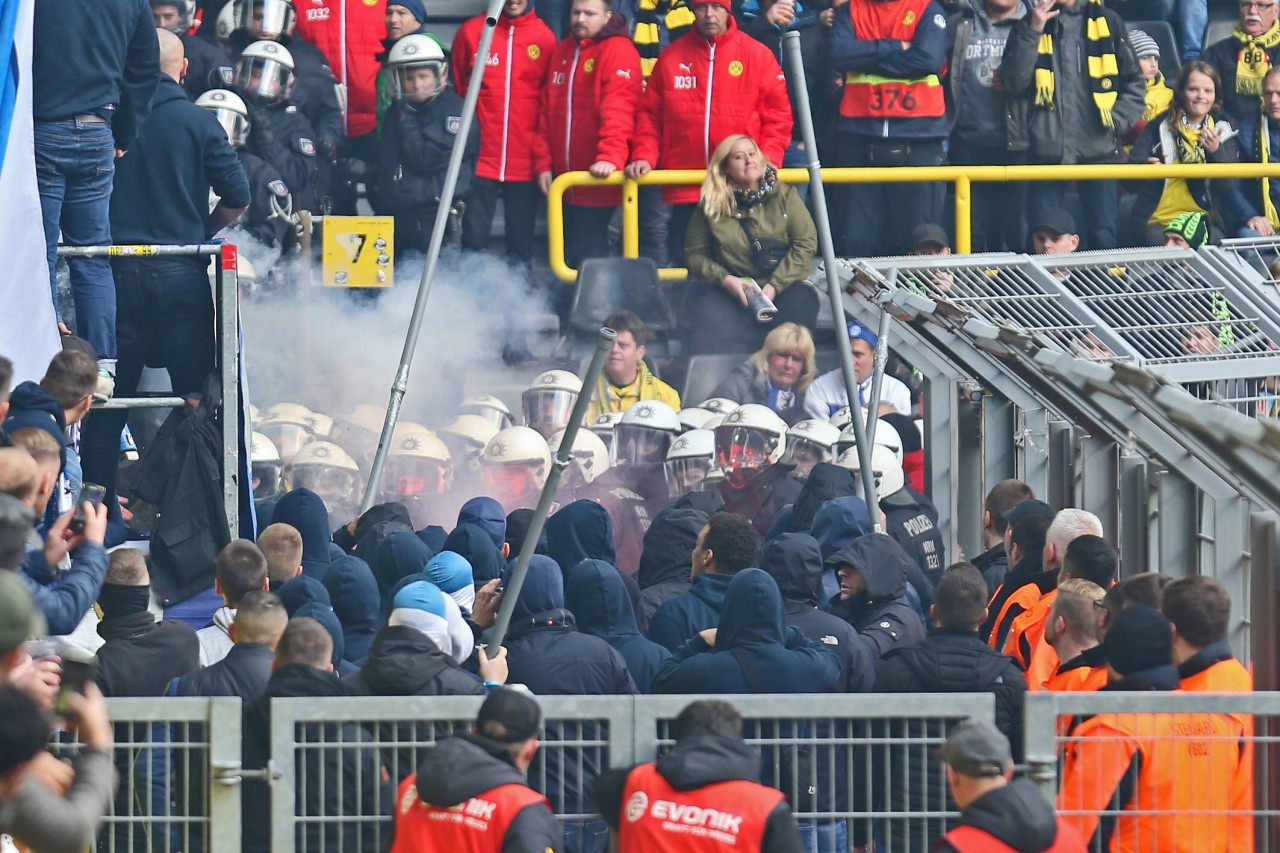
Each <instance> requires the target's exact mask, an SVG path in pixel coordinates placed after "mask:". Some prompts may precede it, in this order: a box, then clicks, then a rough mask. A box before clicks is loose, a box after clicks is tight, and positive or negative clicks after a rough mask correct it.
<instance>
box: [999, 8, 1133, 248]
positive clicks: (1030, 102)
mask: <svg viewBox="0 0 1280 853" xmlns="http://www.w3.org/2000/svg"><path fill="white" fill-rule="evenodd" d="M1091 34H1093V35H1095V36H1096V37H1090V35H1091ZM1084 57H1087V58H1089V59H1090V60H1092V61H1090V62H1087V63H1086V62H1084V61H1083V58H1084ZM998 73H999V75H1000V82H1001V83H1002V84H1003V86H1004V90H1005V93H1006V96H1007V97H1008V98H1010V99H1011V100H1012V101H1014V102H1015V104H1016V106H1017V108H1018V109H1017V111H1016V113H1015V115H1016V116H1017V120H1016V121H1015V123H1014V127H1013V128H1012V129H1011V133H1013V134H1015V137H1014V138H1015V139H1016V140H1017V142H1018V144H1019V146H1021V147H1024V148H1025V149H1026V150H1027V161H1028V162H1029V163H1033V164H1058V163H1061V164H1064V165H1065V164H1075V163H1081V164H1088V163H1118V162H1120V161H1121V159H1122V152H1121V146H1120V143H1121V140H1123V139H1124V136H1125V134H1126V133H1128V132H1129V129H1130V128H1132V127H1133V126H1134V125H1135V124H1136V123H1137V122H1138V121H1140V120H1141V118H1142V113H1143V112H1144V110H1145V109H1146V85H1145V82H1144V80H1143V76H1142V71H1141V69H1140V68H1139V67H1138V59H1137V57H1136V56H1134V55H1133V48H1132V47H1131V46H1130V44H1129V38H1128V34H1127V31H1126V30H1125V25H1124V21H1123V20H1122V19H1121V18H1120V16H1119V15H1118V14H1117V13H1116V12H1114V11H1112V10H1111V9H1108V8H1106V6H1104V5H1103V3H1102V2H1101V0H1036V2H1035V3H1033V5H1032V6H1031V9H1030V12H1029V13H1028V14H1027V15H1026V17H1024V18H1023V19H1022V20H1020V21H1018V22H1017V23H1016V24H1014V25H1013V29H1012V31H1011V32H1010V33H1009V40H1008V43H1007V44H1006V45H1005V50H1004V57H1003V58H1002V59H1001V62H1000V69H999V72H998ZM1065 192H1066V182H1065V181H1035V182H1033V184H1032V186H1031V188H1030V189H1029V190H1028V193H1027V218H1028V219H1030V220H1031V221H1033V222H1035V221H1036V220H1037V218H1038V217H1039V216H1040V214H1041V212H1042V211H1044V210H1045V209H1046V208H1055V207H1061V206H1062V199H1063V195H1064V193H1065ZM1116 192H1117V188H1116V182H1115V181H1083V182H1081V183H1080V185H1079V193H1080V202H1081V204H1082V205H1083V206H1084V211H1085V219H1086V227H1085V228H1084V232H1085V233H1086V234H1087V236H1088V240H1087V243H1088V247H1089V248H1090V249H1114V248H1115V247H1116V208H1117V207H1118V205H1117V204H1116Z"/></svg>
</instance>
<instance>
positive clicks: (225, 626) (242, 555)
mask: <svg viewBox="0 0 1280 853" xmlns="http://www.w3.org/2000/svg"><path fill="white" fill-rule="evenodd" d="M269 584H270V582H269V580H268V576H267V558H266V557H264V556H263V555H262V551H261V550H259V548H258V546H257V545H255V544H253V543H252V542H250V541H249V540H248V539H236V540H234V541H232V542H230V543H228V544H227V546H226V547H225V548H223V549H222V550H221V551H220V552H219V553H218V559H217V560H216V561H215V563H214V579H213V589H214V592H216V593H217V594H218V595H220V596H222V607H220V608H218V609H217V610H216V611H215V612H214V614H213V623H212V624H211V625H209V626H208V627H206V628H201V629H200V630H199V631H197V632H196V637H197V638H198V639H199V641H200V665H201V666H209V665H211V664H214V663H217V662H218V661H220V660H222V659H223V658H224V657H226V656H227V654H228V653H229V652H230V651H231V647H232V646H233V645H235V641H234V640H233V639H232V638H231V623H233V622H234V621H235V618H236V607H238V606H239V604H240V599H241V598H243V597H244V596H245V594H246V593H249V592H253V591H255V590H265V589H268V588H269Z"/></svg>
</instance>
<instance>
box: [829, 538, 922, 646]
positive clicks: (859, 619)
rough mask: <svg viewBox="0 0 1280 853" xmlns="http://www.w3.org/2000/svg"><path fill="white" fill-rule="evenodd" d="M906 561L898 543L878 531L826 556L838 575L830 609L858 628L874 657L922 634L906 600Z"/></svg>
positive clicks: (920, 627)
mask: <svg viewBox="0 0 1280 853" xmlns="http://www.w3.org/2000/svg"><path fill="white" fill-rule="evenodd" d="M910 562H911V557H910V556H908V555H907V553H906V552H905V551H903V550H902V546H901V545H899V544H898V543H897V542H895V541H893V540H892V539H890V538H889V537H888V536H885V535H884V534H882V533H872V534H868V535H866V536H862V537H859V538H858V539H855V540H853V542H851V543H850V544H848V545H846V546H845V547H843V548H841V549H840V550H839V551H837V552H836V553H835V554H832V555H831V556H830V557H828V558H827V559H826V561H825V566H826V567H827V568H830V569H835V570H836V574H837V577H838V578H839V579H840V593H839V594H838V595H837V596H835V597H834V598H832V599H831V601H829V602H828V607H829V609H830V610H831V612H832V613H834V614H836V615H837V616H839V617H840V618H841V619H844V620H845V621H846V622H848V623H849V624H850V625H852V626H853V627H854V629H855V630H857V632H858V633H859V634H860V635H861V636H862V639H863V640H864V641H865V642H866V643H867V645H868V646H869V647H870V648H871V651H872V654H874V655H875V657H876V658H877V659H883V658H884V656H885V654H886V653H887V652H888V651H889V650H890V649H892V648H893V647H894V646H896V645H910V644H912V643H915V642H918V641H919V640H922V639H924V623H923V622H921V621H920V615H919V614H918V613H917V612H916V610H915V608H914V607H912V606H911V602H910V601H909V600H908V599H907V570H908V565H909V564H910Z"/></svg>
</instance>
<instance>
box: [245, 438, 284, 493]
mask: <svg viewBox="0 0 1280 853" xmlns="http://www.w3.org/2000/svg"><path fill="white" fill-rule="evenodd" d="M249 462H250V465H251V466H252V469H253V481H254V485H253V499H254V500H255V501H269V500H272V499H273V498H277V497H279V496H280V493H281V492H282V491H283V488H282V486H283V478H282V477H281V476H280V473H281V471H282V470H283V467H284V466H283V465H282V464H281V460H280V451H278V450H276V446H275V443H274V442H272V441H271V439H269V438H267V437H266V436H265V435H263V434H262V433H260V432H255V433H253V434H252V435H251V436H250V437H249Z"/></svg>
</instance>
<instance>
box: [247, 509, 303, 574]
mask: <svg viewBox="0 0 1280 853" xmlns="http://www.w3.org/2000/svg"><path fill="white" fill-rule="evenodd" d="M258 550H260V551H262V556H263V557H264V558H265V559H266V561H267V584H268V586H270V588H271V589H272V590H273V591H274V590H276V589H279V587H280V585H281V584H283V583H284V582H285V581H289V580H293V579H294V578H296V577H297V576H298V575H300V574H302V534H300V533H299V532H298V529H297V528H296V527H294V526H293V525H291V524H281V523H280V522H276V523H275V524H271V525H268V526H267V529H266V530H263V531H262V532H261V533H259V534H258Z"/></svg>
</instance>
